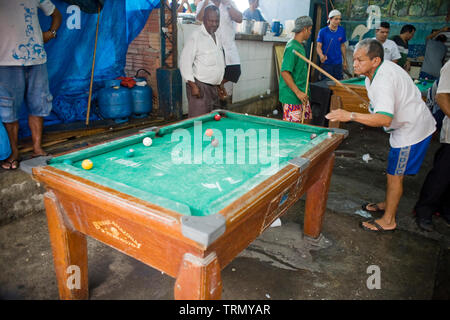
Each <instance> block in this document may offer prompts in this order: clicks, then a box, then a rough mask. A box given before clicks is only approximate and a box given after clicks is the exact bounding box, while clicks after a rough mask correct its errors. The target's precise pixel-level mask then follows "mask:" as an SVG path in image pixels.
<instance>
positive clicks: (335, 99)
mask: <svg viewBox="0 0 450 320" xmlns="http://www.w3.org/2000/svg"><path fill="white" fill-rule="evenodd" d="M337 109H342V99H341V97H340V96H338V95H335V94H333V95H331V100H330V112H331V111H333V110H337ZM340 124H341V123H340V122H339V121H328V128H339V125H340Z"/></svg>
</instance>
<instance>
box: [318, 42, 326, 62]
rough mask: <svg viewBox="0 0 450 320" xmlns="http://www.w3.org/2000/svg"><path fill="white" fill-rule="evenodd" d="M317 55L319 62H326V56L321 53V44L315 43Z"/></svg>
mask: <svg viewBox="0 0 450 320" xmlns="http://www.w3.org/2000/svg"><path fill="white" fill-rule="evenodd" d="M316 51H317V54H318V55H319V59H320V62H322V63H324V62H325V60H327V56H326V55H324V54H323V52H322V42H319V41H317V47H316Z"/></svg>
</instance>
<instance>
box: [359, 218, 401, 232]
mask: <svg viewBox="0 0 450 320" xmlns="http://www.w3.org/2000/svg"><path fill="white" fill-rule="evenodd" d="M366 222H368V223H370V224H371V225H373V226H374V227H375V228H377V230H373V229H371V228H368V227H366V226H365V225H364V224H363V223H362V222H361V223H360V224H359V225H360V227H361V228H362V229H363V230H364V231H371V232H380V233H387V232H394V231H395V230H396V229H390V230H386V229H384V228H383V227H382V226H380V225H379V224H378V223H377V222H375V220H369V221H366Z"/></svg>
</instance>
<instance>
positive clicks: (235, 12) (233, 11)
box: [222, 0, 242, 23]
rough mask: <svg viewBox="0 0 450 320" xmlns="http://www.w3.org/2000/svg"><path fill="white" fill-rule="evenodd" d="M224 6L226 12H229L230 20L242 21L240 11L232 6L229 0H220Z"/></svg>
mask: <svg viewBox="0 0 450 320" xmlns="http://www.w3.org/2000/svg"><path fill="white" fill-rule="evenodd" d="M222 3H223V5H224V6H226V7H227V10H228V13H229V14H230V18H231V20H233V21H235V22H237V23H241V22H242V13H241V12H240V11H239V10H238V9H236V8H235V7H234V4H232V3H231V2H230V0H222Z"/></svg>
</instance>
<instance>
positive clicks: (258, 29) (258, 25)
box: [252, 21, 269, 36]
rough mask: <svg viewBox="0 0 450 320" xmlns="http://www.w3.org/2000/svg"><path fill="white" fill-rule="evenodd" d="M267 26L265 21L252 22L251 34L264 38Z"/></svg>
mask: <svg viewBox="0 0 450 320" xmlns="http://www.w3.org/2000/svg"><path fill="white" fill-rule="evenodd" d="M268 27H269V24H268V23H267V22H265V21H254V23H253V29H252V33H253V34H257V35H261V36H264V35H265V34H266V32H267V28H268Z"/></svg>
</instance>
